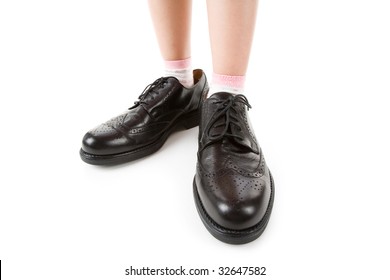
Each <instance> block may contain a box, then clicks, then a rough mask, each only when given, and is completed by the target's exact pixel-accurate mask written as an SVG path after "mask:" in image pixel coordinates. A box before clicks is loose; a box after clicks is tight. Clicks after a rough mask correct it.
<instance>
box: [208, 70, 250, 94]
mask: <svg viewBox="0 0 390 280" xmlns="http://www.w3.org/2000/svg"><path fill="white" fill-rule="evenodd" d="M244 84H245V76H229V75H220V74H216V73H213V79H212V81H211V87H210V91H209V95H211V94H214V93H216V92H221V91H224V92H229V93H233V94H242V93H243V92H244Z"/></svg>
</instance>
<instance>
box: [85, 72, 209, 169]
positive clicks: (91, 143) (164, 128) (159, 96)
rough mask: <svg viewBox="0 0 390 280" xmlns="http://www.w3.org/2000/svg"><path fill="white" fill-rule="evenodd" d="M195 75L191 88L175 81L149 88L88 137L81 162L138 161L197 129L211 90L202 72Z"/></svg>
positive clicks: (159, 82) (164, 79)
mask: <svg viewBox="0 0 390 280" xmlns="http://www.w3.org/2000/svg"><path fill="white" fill-rule="evenodd" d="M193 74H194V86H192V87H190V88H186V87H183V86H182V85H181V83H180V82H179V81H178V80H177V79H176V78H174V77H162V78H159V79H157V80H156V81H155V82H153V83H152V84H150V85H148V86H147V87H146V88H145V90H144V91H143V92H142V94H141V95H140V96H139V100H138V101H136V102H135V103H134V106H132V107H131V108H129V109H128V110H127V111H125V112H124V113H122V114H120V115H119V116H117V117H115V118H112V119H110V120H109V121H107V122H105V123H103V124H101V125H99V126H97V127H95V128H94V129H92V130H90V131H89V132H88V133H86V134H85V136H84V138H83V141H82V147H81V150H80V156H81V159H82V160H83V161H85V162H87V163H90V164H95V165H103V164H117V163H123V162H128V161H132V160H136V159H139V158H141V157H144V156H147V155H150V154H152V153H154V152H155V151H157V150H158V149H159V148H160V147H161V146H162V145H163V144H164V142H165V140H166V139H167V138H168V136H169V135H170V134H171V133H172V132H173V131H175V130H177V129H181V128H185V129H189V128H192V127H195V126H197V125H198V124H199V115H200V105H201V103H202V100H203V99H204V98H205V96H206V95H207V92H208V88H209V87H208V83H207V80H206V76H205V74H204V73H203V71H202V70H200V69H197V70H194V72H193Z"/></svg>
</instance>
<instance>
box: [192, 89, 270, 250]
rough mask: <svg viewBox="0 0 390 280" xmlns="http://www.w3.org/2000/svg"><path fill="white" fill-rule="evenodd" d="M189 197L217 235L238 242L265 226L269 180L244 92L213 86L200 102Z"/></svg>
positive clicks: (227, 241) (259, 232) (268, 202)
mask: <svg viewBox="0 0 390 280" xmlns="http://www.w3.org/2000/svg"><path fill="white" fill-rule="evenodd" d="M202 106H203V107H202V113H201V121H200V125H199V150H198V164H197V169H196V175H195V178H194V198H195V204H196V208H197V210H198V213H199V215H200V217H201V219H202V221H203V223H204V225H205V226H206V228H207V229H208V231H209V232H210V233H211V234H212V235H213V236H214V237H216V238H217V239H219V240H221V241H223V242H226V243H230V244H243V243H247V242H250V241H253V240H254V239H256V238H258V237H259V236H260V235H261V234H262V233H263V231H264V229H265V227H266V226H267V223H268V220H269V218H270V215H271V210H272V205H273V201H274V192H275V191H274V183H273V179H272V177H271V173H270V172H269V170H268V168H267V165H266V163H265V160H264V156H263V153H262V152H261V149H260V147H259V145H258V144H257V141H256V138H255V136H254V134H253V131H252V129H251V127H250V124H249V122H248V116H247V112H246V111H247V110H246V108H248V109H249V108H250V105H249V103H248V100H247V98H246V97H245V96H244V95H232V94H230V93H226V92H218V93H215V94H213V95H212V96H211V97H210V98H208V99H206V100H205V101H204V103H203V105H202Z"/></svg>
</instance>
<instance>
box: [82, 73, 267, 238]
mask: <svg viewBox="0 0 390 280" xmlns="http://www.w3.org/2000/svg"><path fill="white" fill-rule="evenodd" d="M208 89H209V87H208V84H207V80H206V77H205V74H204V73H203V71H202V70H194V86H193V87H191V88H185V87H183V86H182V85H181V84H180V82H179V81H178V80H177V79H176V78H174V77H163V78H159V79H157V80H156V81H155V82H153V83H152V84H150V85H149V86H148V87H146V89H145V90H144V91H143V93H142V94H141V95H140V96H139V100H138V101H136V102H135V104H134V106H132V107H131V108H129V109H128V110H127V111H126V112H124V113H123V114H121V115H119V116H117V117H115V118H112V119H111V120H109V121H107V122H105V123H103V124H101V125H99V126H97V127H96V128H94V129H92V130H90V131H89V132H88V133H87V134H85V136H84V138H83V142H82V148H81V150H80V156H81V159H82V160H83V161H85V162H87V163H90V164H95V165H109V164H118V163H123V162H128V161H131V160H135V159H139V158H141V157H144V156H147V155H149V154H152V153H154V152H155V151H157V150H158V149H159V148H160V147H161V146H162V145H163V144H164V142H165V140H166V139H167V138H168V136H169V135H170V134H171V133H172V132H173V131H175V130H177V129H181V128H185V129H189V128H192V127H195V126H197V125H199V139H198V143H199V149H198V163H197V168H196V175H195V178H194V182H193V191H194V198H195V204H196V208H197V210H198V213H199V215H200V217H201V219H202V221H203V223H204V225H205V226H206V228H207V229H208V230H209V232H210V233H211V234H212V235H213V236H215V237H216V238H217V239H219V240H221V241H223V242H227V243H231V244H243V243H247V242H250V241H252V240H254V239H256V238H257V237H259V236H260V235H261V233H262V232H263V231H264V229H265V227H266V226H267V223H268V220H269V217H270V214H271V210H272V205H273V200H274V183H273V180H272V176H271V173H270V172H269V170H268V168H267V165H266V163H265V161H264V156H263V154H262V152H261V149H260V147H259V145H258V144H257V141H256V138H255V136H254V133H253V131H252V130H251V127H250V125H249V121H248V116H247V113H246V112H247V109H249V108H250V105H249V103H248V100H247V98H246V97H245V96H244V95H232V94H230V93H226V92H218V93H215V94H213V95H212V96H211V97H209V98H207V99H206V96H207V93H208Z"/></svg>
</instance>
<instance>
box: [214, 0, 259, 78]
mask: <svg viewBox="0 0 390 280" xmlns="http://www.w3.org/2000/svg"><path fill="white" fill-rule="evenodd" d="M257 3H258V1H257V0H244V1H238V0H207V10H208V18H209V31H210V42H211V51H212V57H213V70H214V73H217V74H223V75H231V76H245V73H246V70H247V67H248V61H249V54H250V50H251V45H252V38H253V32H254V27H255V22H256V14H257V13H256V12H257Z"/></svg>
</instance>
